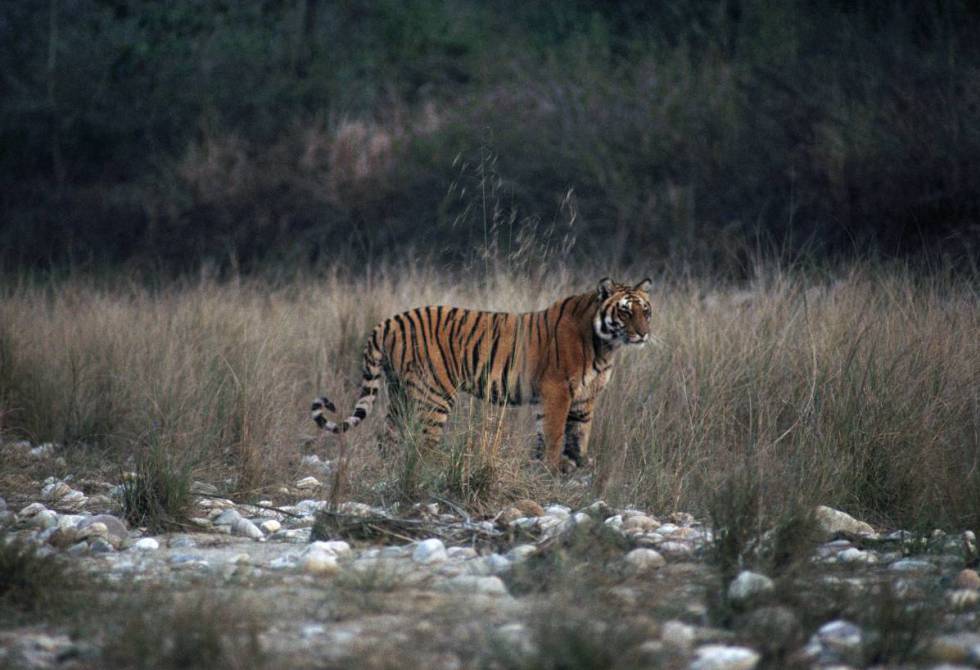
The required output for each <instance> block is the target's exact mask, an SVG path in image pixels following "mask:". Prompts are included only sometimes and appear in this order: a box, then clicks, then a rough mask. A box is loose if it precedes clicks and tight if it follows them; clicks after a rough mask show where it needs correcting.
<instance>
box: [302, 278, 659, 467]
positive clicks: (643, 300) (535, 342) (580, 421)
mask: <svg viewBox="0 0 980 670" xmlns="http://www.w3.org/2000/svg"><path fill="white" fill-rule="evenodd" d="M650 285H651V280H650V279H649V278H647V279H644V280H643V281H641V282H640V283H639V284H636V285H635V286H629V285H627V284H620V283H617V282H614V281H612V280H611V279H609V278H608V277H607V278H604V279H602V280H601V281H600V282H599V285H598V288H597V289H596V290H595V291H589V292H587V293H581V294H578V295H572V296H568V297H565V298H562V299H561V300H558V301H557V302H555V303H553V304H552V305H551V306H549V307H548V308H546V309H544V310H542V311H540V312H526V313H523V314H508V313H501V312H482V311H475V310H470V309H460V308H458V307H445V306H442V305H439V306H434V307H431V306H430V307H419V308H416V309H412V310H409V311H407V312H402V313H401V314H396V315H395V316H392V317H391V318H388V319H385V320H384V321H382V322H381V323H379V324H378V325H377V326H375V328H374V330H373V331H372V332H371V336H370V337H369V338H368V341H367V346H366V347H365V348H364V365H363V381H362V383H361V390H360V397H359V398H358V400H357V404H356V405H355V406H354V411H353V413H352V414H351V415H350V416H349V417H348V418H347V419H344V420H343V421H342V422H340V423H335V422H333V421H329V420H327V418H326V417H325V416H324V414H325V413H326V412H327V411H330V412H335V411H336V408H335V406H334V404H333V403H332V402H330V400H328V399H327V398H325V397H319V398H316V399H315V400H314V401H313V407H312V414H313V420H314V421H315V422H316V424H317V425H318V426H319V427H320V428H322V429H323V430H325V431H328V432H331V433H344V432H347V431H348V430H349V429H351V428H353V427H354V426H357V425H358V424H359V423H361V421H363V420H364V419H365V417H367V415H368V414H369V413H370V412H371V408H372V407H373V405H374V401H375V399H376V398H377V395H378V391H379V389H380V387H381V374H382V372H384V375H385V378H386V380H387V385H388V394H389V400H390V401H391V402H389V412H388V417H387V424H388V434H389V438H390V437H391V436H392V435H394V434H397V431H398V430H399V425H400V424H401V423H402V422H403V420H404V419H405V416H403V415H404V411H403V410H402V409H401V408H404V407H407V406H408V405H406V404H405V401H406V400H408V401H410V402H411V406H412V407H413V408H414V410H413V411H414V412H416V414H414V416H415V418H416V419H417V420H418V421H419V423H420V424H421V427H422V431H423V436H424V440H425V442H426V443H427V444H429V445H432V444H435V443H437V442H438V441H439V439H440V437H441V436H442V432H443V428H444V426H445V424H446V420H447V418H448V415H449V412H450V410H451V409H452V407H453V404H454V402H455V399H456V394H457V393H458V392H459V391H461V390H462V391H466V392H468V393H470V394H472V395H474V396H476V397H477V398H484V399H487V400H489V401H490V402H492V403H494V404H509V405H521V404H528V403H529V404H532V405H539V406H540V410H539V412H538V413H537V429H538V449H537V456H538V458H543V459H544V462H545V463H546V465H547V466H548V467H549V468H551V469H552V470H557V469H559V468H561V467H563V466H571V465H573V464H574V465H575V466H581V465H583V463H584V462H585V459H586V454H587V451H588V444H589V433H590V429H591V422H592V408H593V405H594V403H595V400H596V397H597V395H598V394H599V392H600V391H602V389H603V387H605V385H606V383H607V382H608V381H609V375H610V372H611V369H612V364H613V360H614V354H615V353H616V351H617V349H619V348H620V346H621V345H624V344H634V345H635V344H643V343H645V342H647V341H648V340H649V338H650V314H651V307H650V296H649V290H650ZM562 438H564V441H563V439H562ZM563 457H564V458H563Z"/></svg>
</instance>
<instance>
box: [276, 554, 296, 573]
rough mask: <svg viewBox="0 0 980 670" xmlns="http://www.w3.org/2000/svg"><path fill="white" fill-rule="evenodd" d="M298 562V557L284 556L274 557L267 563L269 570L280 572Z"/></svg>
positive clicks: (293, 555)
mask: <svg viewBox="0 0 980 670" xmlns="http://www.w3.org/2000/svg"><path fill="white" fill-rule="evenodd" d="M298 562H299V557H298V556H296V555H295V554H286V555H284V556H276V557H275V558H273V559H272V560H271V561H269V568H271V569H272V570H282V569H284V568H291V567H293V566H294V565H296V564H297V563H298Z"/></svg>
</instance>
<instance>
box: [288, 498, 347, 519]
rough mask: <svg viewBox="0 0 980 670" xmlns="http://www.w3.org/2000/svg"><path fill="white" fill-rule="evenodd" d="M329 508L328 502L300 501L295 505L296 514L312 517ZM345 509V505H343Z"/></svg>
mask: <svg viewBox="0 0 980 670" xmlns="http://www.w3.org/2000/svg"><path fill="white" fill-rule="evenodd" d="M326 506H327V501H326V500H309V499H307V500H300V501H299V502H298V503H296V505H295V509H296V513H297V514H302V515H303V516H312V515H314V514H316V513H317V512H319V511H320V510H322V509H323V508H324V507H326ZM341 509H343V505H341Z"/></svg>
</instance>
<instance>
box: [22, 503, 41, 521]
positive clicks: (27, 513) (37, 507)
mask: <svg viewBox="0 0 980 670" xmlns="http://www.w3.org/2000/svg"><path fill="white" fill-rule="evenodd" d="M46 509H48V508H47V507H45V506H44V505H42V504H41V503H39V502H36V503H31V504H30V505H28V506H27V507H24V508H23V509H22V510H21V511H19V512H17V516H18V518H20V519H30V518H32V517H35V516H37V515H38V514H39V513H40V512H43V511H45V510H46Z"/></svg>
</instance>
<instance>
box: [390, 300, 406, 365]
mask: <svg viewBox="0 0 980 670" xmlns="http://www.w3.org/2000/svg"><path fill="white" fill-rule="evenodd" d="M403 316H404V315H403V314H399V315H397V316H395V323H397V324H398V331H399V332H400V333H401V341H402V354H401V357H400V358H401V360H398V359H395V360H394V361H393V365H394V366H395V367H396V368H399V372H403V371H404V368H405V354H407V353H408V334H407V331H406V330H405V320H404V319H403V318H402V317H403ZM395 344H396V345H397V344H398V343H397V341H396V342H395ZM395 351H397V349H396V350H395Z"/></svg>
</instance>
